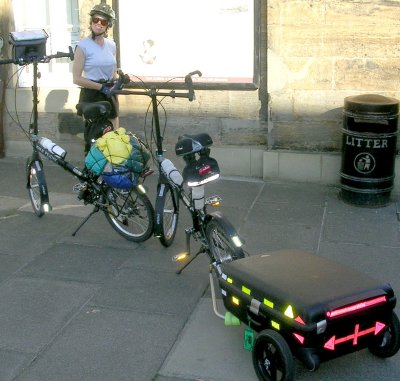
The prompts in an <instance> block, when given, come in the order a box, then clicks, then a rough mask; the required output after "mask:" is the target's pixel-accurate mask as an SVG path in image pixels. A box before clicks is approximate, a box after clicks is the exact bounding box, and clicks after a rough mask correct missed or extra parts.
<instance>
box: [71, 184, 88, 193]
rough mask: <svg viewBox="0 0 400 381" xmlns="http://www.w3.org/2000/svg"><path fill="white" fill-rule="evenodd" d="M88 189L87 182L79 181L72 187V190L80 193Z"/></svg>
mask: <svg viewBox="0 0 400 381" xmlns="http://www.w3.org/2000/svg"><path fill="white" fill-rule="evenodd" d="M86 189H87V184H86V183H78V184H75V185H74V186H73V187H72V192H74V193H80V192H82V191H85V190H86Z"/></svg>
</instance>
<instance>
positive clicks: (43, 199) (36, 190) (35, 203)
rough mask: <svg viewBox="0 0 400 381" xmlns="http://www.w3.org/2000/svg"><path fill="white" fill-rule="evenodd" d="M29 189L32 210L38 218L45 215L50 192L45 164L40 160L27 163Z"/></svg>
mask: <svg viewBox="0 0 400 381" xmlns="http://www.w3.org/2000/svg"><path fill="white" fill-rule="evenodd" d="M26 169H27V180H28V182H27V188H28V194H29V199H30V200H31V204H32V208H33V211H34V212H35V214H36V215H37V216H38V217H42V216H43V215H44V212H45V210H44V204H45V203H48V197H49V196H48V191H47V184H46V179H45V177H44V171H43V164H42V162H41V161H40V160H35V161H31V160H30V159H28V162H27V167H26Z"/></svg>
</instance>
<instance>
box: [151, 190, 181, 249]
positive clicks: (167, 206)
mask: <svg viewBox="0 0 400 381" xmlns="http://www.w3.org/2000/svg"><path fill="white" fill-rule="evenodd" d="M155 213H156V219H155V235H156V236H157V237H158V239H159V240H160V242H161V244H162V245H163V246H165V247H168V246H171V245H172V242H173V241H174V239H175V234H176V230H177V228H178V219H179V201H178V195H177V194H176V191H175V190H174V189H173V188H172V187H171V186H170V185H169V184H164V183H162V184H160V185H159V187H158V192H157V199H156V205H155Z"/></svg>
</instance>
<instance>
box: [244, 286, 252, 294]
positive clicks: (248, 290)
mask: <svg viewBox="0 0 400 381" xmlns="http://www.w3.org/2000/svg"><path fill="white" fill-rule="evenodd" d="M242 292H244V293H245V294H247V295H250V294H251V290H250V289H249V288H247V287H245V286H242Z"/></svg>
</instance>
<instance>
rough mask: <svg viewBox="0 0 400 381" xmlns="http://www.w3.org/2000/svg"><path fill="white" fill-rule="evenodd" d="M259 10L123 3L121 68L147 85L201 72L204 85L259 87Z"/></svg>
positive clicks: (238, 5)
mask: <svg viewBox="0 0 400 381" xmlns="http://www.w3.org/2000/svg"><path fill="white" fill-rule="evenodd" d="M259 8H260V2H259V0H135V1H132V0H119V1H118V15H117V18H118V24H119V33H118V35H119V40H120V41H119V44H120V67H121V68H122V69H123V70H124V71H125V72H128V73H131V74H134V75H137V76H138V77H140V78H142V80H144V81H145V82H163V81H164V80H167V79H170V78H171V77H174V76H183V75H185V74H187V73H188V72H190V71H194V70H200V71H201V72H202V73H203V77H202V78H201V79H200V80H199V82H200V83H202V84H204V86H205V87H216V88H221V89H223V88H227V89H235V88H237V89H242V88H243V87H245V88H253V89H255V88H257V86H258V76H259V72H258V71H259V67H258V57H259V43H258V40H259V38H258V29H259V15H260V9H259ZM196 80H197V79H196Z"/></svg>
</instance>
